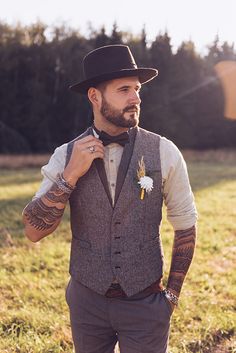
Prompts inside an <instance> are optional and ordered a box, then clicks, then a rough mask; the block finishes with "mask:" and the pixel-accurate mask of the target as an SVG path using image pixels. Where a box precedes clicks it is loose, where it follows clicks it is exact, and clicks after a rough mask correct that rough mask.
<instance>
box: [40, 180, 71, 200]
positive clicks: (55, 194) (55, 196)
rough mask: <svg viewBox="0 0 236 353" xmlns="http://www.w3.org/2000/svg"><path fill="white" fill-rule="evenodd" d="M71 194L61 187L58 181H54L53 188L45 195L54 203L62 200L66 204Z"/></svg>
mask: <svg viewBox="0 0 236 353" xmlns="http://www.w3.org/2000/svg"><path fill="white" fill-rule="evenodd" d="M69 196H70V194H69V193H65V192H64V191H62V190H61V189H59V188H58V186H57V184H56V183H54V184H53V186H52V187H51V189H50V190H49V191H48V192H47V193H46V194H45V195H44V197H45V198H46V199H47V200H48V201H51V202H53V203H57V202H60V203H62V204H66V202H67V201H68V198H69Z"/></svg>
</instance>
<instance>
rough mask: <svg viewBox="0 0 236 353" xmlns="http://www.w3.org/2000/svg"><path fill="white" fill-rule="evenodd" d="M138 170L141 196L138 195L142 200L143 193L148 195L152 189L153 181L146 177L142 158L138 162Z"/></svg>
mask: <svg viewBox="0 0 236 353" xmlns="http://www.w3.org/2000/svg"><path fill="white" fill-rule="evenodd" d="M138 166H139V168H138V170H137V176H138V180H139V181H138V184H139V185H140V187H141V194H140V199H141V200H143V199H144V195H145V191H146V192H147V193H150V192H151V191H152V189H153V179H152V178H150V177H149V176H147V175H146V169H145V164H144V160H143V156H142V158H141V161H139V162H138Z"/></svg>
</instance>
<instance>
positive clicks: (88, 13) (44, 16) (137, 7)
mask: <svg viewBox="0 0 236 353" xmlns="http://www.w3.org/2000/svg"><path fill="white" fill-rule="evenodd" d="M235 17H236V0H161V1H160V0H144V1H143V0H136V1H135V0H116V1H112V0H89V1H88V0H87V1H86V0H85V1H80V0H66V1H65V0H38V1H35V0H0V21H3V22H7V23H9V24H15V23H16V22H18V21H19V22H21V23H22V24H23V25H24V24H27V25H29V24H32V23H34V22H36V21H37V20H41V21H42V22H44V23H46V24H48V25H56V24H65V25H68V26H70V27H73V28H76V29H79V30H80V32H81V34H84V35H86V34H88V28H89V23H91V24H92V26H93V28H94V29H96V30H98V29H99V28H101V26H102V25H105V28H106V30H107V33H108V34H109V33H110V32H111V28H112V25H113V23H114V22H116V23H117V25H118V28H119V29H121V30H123V31H130V32H132V33H133V34H139V33H141V30H142V28H143V26H144V25H145V28H146V32H147V39H148V40H149V41H152V40H154V39H155V37H156V36H157V35H158V34H159V33H160V32H162V33H163V32H164V31H165V30H167V31H168V33H169V35H170V37H171V44H172V46H173V49H174V50H175V49H176V48H177V47H178V46H179V45H180V44H181V43H182V41H186V40H189V39H191V40H192V41H193V42H194V43H195V45H196V48H197V49H198V50H199V51H200V52H204V51H205V50H206V47H207V45H208V44H211V43H212V42H213V41H214V39H215V37H216V35H217V34H218V35H219V38H220V42H223V41H227V42H228V43H230V44H231V43H233V42H235V43H236V19H235Z"/></svg>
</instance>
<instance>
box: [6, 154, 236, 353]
mask: <svg viewBox="0 0 236 353" xmlns="http://www.w3.org/2000/svg"><path fill="white" fill-rule="evenodd" d="M185 155H186V159H187V161H188V169H189V174H190V179H191V183H192V186H193V190H194V193H195V198H196V203H197V207H198V211H199V222H198V242H197V249H196V252H195V256H194V261H193V263H192V266H191V269H190V272H189V274H188V276H187V279H186V282H185V284H184V287H183V291H182V295H181V301H180V305H179V308H178V309H177V310H176V311H175V312H174V314H173V316H172V332H171V338H170V352H171V353H187V352H195V353H198V352H199V353H200V352H201V353H203V352H204V353H205V352H209V353H212V352H215V353H220V352H231V353H233V352H236V339H235V335H236V329H235V327H236V315H235V309H236V302H235V300H236V256H235V255H236V152H233V151H231V152H227V151H220V152H219V151H218V152H213V151H211V152H210V153H206V152H205V153H202V154H201V153H197V154H194V153H193V154H192V153H190V152H186V154H185ZM8 162H9V160H8ZM10 166H11V167H14V163H13V164H11V163H10ZM40 180H41V176H40V171H39V168H20V166H19V165H18V168H17V169H14V168H11V169H9V165H7V164H6V163H5V164H4V163H3V165H2V167H1V172H0V353H5V352H7V353H11V352H18V353H50V352H51V353H59V352H68V353H69V352H72V351H73V350H72V343H71V333H70V325H69V314H68V309H67V305H66V302H65V299H64V290H65V286H66V284H67V281H68V278H69V276H68V260H69V248H70V230H69V217H68V210H67V212H66V214H65V216H64V221H63V222H62V224H61V225H60V227H59V228H58V230H57V231H56V232H55V233H54V234H53V235H51V236H49V237H47V238H46V239H43V240H42V241H41V242H40V243H37V244H32V243H30V242H29V241H28V240H27V239H25V237H24V235H23V227H22V224H21V212H22V209H23V207H24V206H25V204H26V203H27V202H28V201H29V200H30V199H31V197H32V196H33V194H34V193H35V191H36V190H37V188H38V185H39V182H40ZM164 218H165V217H164ZM162 239H163V245H164V250H165V257H166V275H165V278H166V276H167V272H168V267H169V259H170V249H171V244H172V239H173V232H172V229H171V227H170V225H169V224H168V223H167V222H166V221H165V219H164V221H163V226H162Z"/></svg>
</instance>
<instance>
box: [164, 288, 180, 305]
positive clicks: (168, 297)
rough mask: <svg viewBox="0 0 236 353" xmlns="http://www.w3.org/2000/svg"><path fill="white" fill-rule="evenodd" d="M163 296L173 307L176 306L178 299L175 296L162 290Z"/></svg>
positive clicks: (167, 290) (166, 290) (168, 291)
mask: <svg viewBox="0 0 236 353" xmlns="http://www.w3.org/2000/svg"><path fill="white" fill-rule="evenodd" d="M163 292H164V294H165V296H166V298H167V299H168V300H169V301H170V302H171V303H172V304H174V305H176V306H177V305H178V301H179V299H178V297H177V295H175V294H173V293H172V292H171V291H170V290H169V289H164V291H163Z"/></svg>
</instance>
